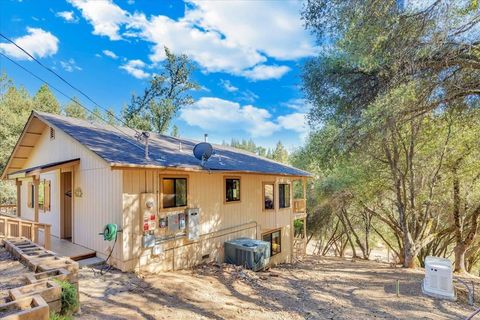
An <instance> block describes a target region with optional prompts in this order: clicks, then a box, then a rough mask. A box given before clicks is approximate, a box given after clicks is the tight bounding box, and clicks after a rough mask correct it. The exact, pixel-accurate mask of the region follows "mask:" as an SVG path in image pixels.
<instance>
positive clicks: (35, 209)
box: [33, 176, 40, 222]
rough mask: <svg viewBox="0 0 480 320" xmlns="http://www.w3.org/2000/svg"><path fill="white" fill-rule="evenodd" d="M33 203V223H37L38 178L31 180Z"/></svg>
mask: <svg viewBox="0 0 480 320" xmlns="http://www.w3.org/2000/svg"><path fill="white" fill-rule="evenodd" d="M33 185H34V187H33V192H34V193H33V202H34V212H35V214H34V221H35V222H38V208H39V207H38V186H39V185H40V179H39V177H38V176H35V177H34V178H33Z"/></svg>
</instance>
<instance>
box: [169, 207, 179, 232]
mask: <svg viewBox="0 0 480 320" xmlns="http://www.w3.org/2000/svg"><path fill="white" fill-rule="evenodd" d="M167 220H168V223H167V225H168V231H171V232H177V231H178V227H179V224H180V221H179V220H180V219H179V216H178V213H177V212H175V213H172V214H169V215H168V216H167Z"/></svg>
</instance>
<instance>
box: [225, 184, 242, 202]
mask: <svg viewBox="0 0 480 320" xmlns="http://www.w3.org/2000/svg"><path fill="white" fill-rule="evenodd" d="M225 186H226V193H225V195H226V197H225V198H226V201H227V202H229V201H240V179H225Z"/></svg>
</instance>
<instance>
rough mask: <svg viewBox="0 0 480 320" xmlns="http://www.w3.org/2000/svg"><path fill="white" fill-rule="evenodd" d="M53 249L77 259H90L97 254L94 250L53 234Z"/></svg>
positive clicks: (59, 253)
mask: <svg viewBox="0 0 480 320" xmlns="http://www.w3.org/2000/svg"><path fill="white" fill-rule="evenodd" d="M51 250H52V251H53V252H55V253H57V254H58V255H61V256H65V257H69V258H70V259H72V260H75V261H78V260H82V259H88V258H92V257H95V256H96V253H95V251H93V250H90V249H88V248H85V247H83V246H81V245H78V244H75V243H72V242H70V241H68V240H64V239H59V238H57V237H53V236H52V238H51Z"/></svg>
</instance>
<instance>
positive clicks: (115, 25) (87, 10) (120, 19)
mask: <svg viewBox="0 0 480 320" xmlns="http://www.w3.org/2000/svg"><path fill="white" fill-rule="evenodd" d="M69 2H70V3H71V4H72V5H73V6H74V7H76V8H77V9H79V10H80V11H81V12H82V16H83V17H84V18H85V19H86V20H87V21H88V22H90V23H91V24H92V26H93V34H96V35H100V36H107V37H108V38H110V40H120V39H121V38H122V37H121V36H120V35H119V33H118V32H119V30H120V26H121V25H122V24H125V23H127V22H128V19H129V14H128V12H126V11H125V10H123V9H121V8H120V7H119V6H117V5H116V4H114V3H113V2H112V1H111V0H104V1H95V0H69Z"/></svg>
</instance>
